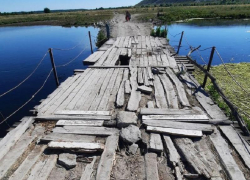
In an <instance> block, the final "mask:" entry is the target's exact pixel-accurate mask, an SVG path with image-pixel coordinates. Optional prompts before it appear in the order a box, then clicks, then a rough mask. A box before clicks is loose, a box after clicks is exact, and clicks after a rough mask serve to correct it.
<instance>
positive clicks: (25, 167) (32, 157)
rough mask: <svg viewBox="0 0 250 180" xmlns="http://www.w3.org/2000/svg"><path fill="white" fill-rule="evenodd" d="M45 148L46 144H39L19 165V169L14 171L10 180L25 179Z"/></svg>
mask: <svg viewBox="0 0 250 180" xmlns="http://www.w3.org/2000/svg"><path fill="white" fill-rule="evenodd" d="M45 148H46V146H45V145H37V146H36V147H35V148H34V149H33V151H32V152H31V153H30V154H29V155H28V156H27V158H26V159H25V160H24V161H23V163H22V164H21V165H20V166H19V167H18V169H17V170H16V171H15V172H14V173H13V175H12V176H11V177H10V180H22V179H24V178H25V176H26V175H27V174H28V172H29V171H30V169H31V168H32V167H33V166H34V165H35V163H36V161H37V160H38V159H39V158H40V156H41V154H42V153H43V151H44V150H45Z"/></svg>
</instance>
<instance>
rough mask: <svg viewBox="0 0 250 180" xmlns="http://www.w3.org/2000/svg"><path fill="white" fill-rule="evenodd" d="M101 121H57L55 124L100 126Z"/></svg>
mask: <svg viewBox="0 0 250 180" xmlns="http://www.w3.org/2000/svg"><path fill="white" fill-rule="evenodd" d="M103 122H104V121H103V120H101V121H99V120H94V121H93V120H92V121H86V120H59V121H58V122H57V123H56V126H102V125H103Z"/></svg>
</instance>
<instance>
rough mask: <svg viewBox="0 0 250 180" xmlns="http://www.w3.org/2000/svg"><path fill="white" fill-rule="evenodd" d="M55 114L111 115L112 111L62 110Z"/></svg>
mask: <svg viewBox="0 0 250 180" xmlns="http://www.w3.org/2000/svg"><path fill="white" fill-rule="evenodd" d="M54 114H55V115H79V116H81V115H94V116H110V111H76V110H60V111H56V112H55V113H54Z"/></svg>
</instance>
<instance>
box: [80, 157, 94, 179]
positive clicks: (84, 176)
mask: <svg viewBox="0 0 250 180" xmlns="http://www.w3.org/2000/svg"><path fill="white" fill-rule="evenodd" d="M95 162H96V156H94V157H93V160H92V162H91V163H90V164H88V165H87V166H86V167H85V170H84V171H83V173H82V176H81V180H90V179H91V177H92V173H93V169H94V164H95Z"/></svg>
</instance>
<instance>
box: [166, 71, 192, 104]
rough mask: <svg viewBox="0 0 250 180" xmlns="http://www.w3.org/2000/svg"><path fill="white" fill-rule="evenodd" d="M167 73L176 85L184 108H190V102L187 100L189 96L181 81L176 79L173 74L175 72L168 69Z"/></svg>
mask: <svg viewBox="0 0 250 180" xmlns="http://www.w3.org/2000/svg"><path fill="white" fill-rule="evenodd" d="M166 72H167V73H168V75H169V77H170V78H171V79H172V81H173V82H174V84H175V86H176V89H177V92H178V97H179V100H180V103H181V104H182V105H183V106H190V104H189V101H188V99H187V95H186V92H185V89H184V86H183V85H182V83H181V82H180V80H179V79H178V78H177V77H176V75H175V74H174V73H173V71H172V70H171V69H169V68H166Z"/></svg>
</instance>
